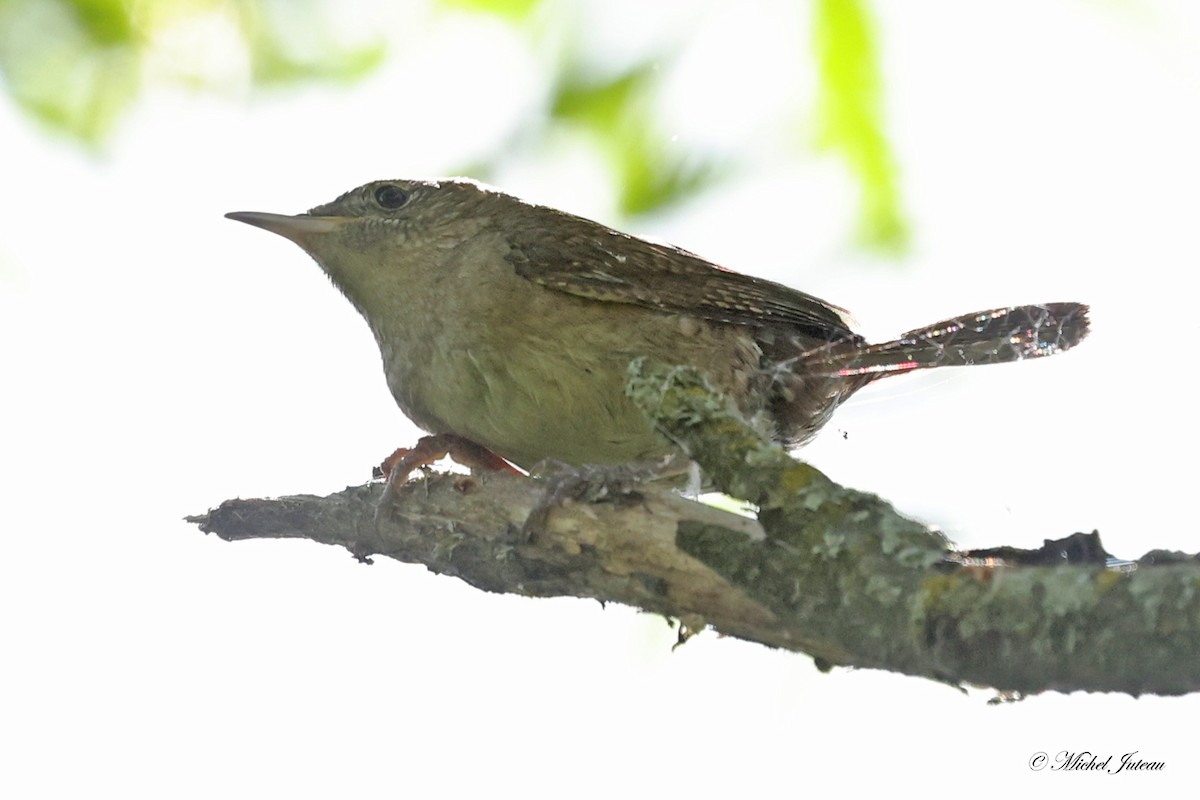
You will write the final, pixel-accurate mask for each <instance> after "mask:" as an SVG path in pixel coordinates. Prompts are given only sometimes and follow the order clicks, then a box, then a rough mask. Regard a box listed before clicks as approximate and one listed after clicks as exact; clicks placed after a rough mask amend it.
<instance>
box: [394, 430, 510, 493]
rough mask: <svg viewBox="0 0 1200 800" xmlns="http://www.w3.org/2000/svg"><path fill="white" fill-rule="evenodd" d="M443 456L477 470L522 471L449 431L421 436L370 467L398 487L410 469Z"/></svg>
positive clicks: (478, 445)
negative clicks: (380, 462)
mask: <svg viewBox="0 0 1200 800" xmlns="http://www.w3.org/2000/svg"><path fill="white" fill-rule="evenodd" d="M446 456H450V458H452V459H454V460H455V461H456V462H458V463H459V464H462V465H463V466H464V467H469V468H470V469H473V470H479V471H481V472H511V473H513V474H514V475H521V474H523V473H522V472H521V471H520V470H519V469H517V468H516V467H514V466H513V465H512V464H509V463H508V462H507V461H505V460H504V459H503V458H501V457H500V456H498V455H496V454H495V453H493V452H492V451H491V450H489V449H487V448H486V447H484V446H483V445H481V444H476V443H475V442H472V441H471V440H470V439H464V438H463V437H461V436H458V435H456V434H453V433H436V434H433V435H432V436H422V437H421V438H420V439H418V440H417V443H416V445H414V446H413V447H398V448H396V451H395V452H394V453H392V454H391V455H390V456H388V457H387V458H385V459H384V460H383V463H382V464H380V465H379V466H378V467H376V468H375V469H374V470H373V473H374V475H375V477H377V478H381V477H384V476H386V477H387V479H388V483H389V484H391V485H397V486H398V485H400V484H402V483H404V482H405V481H407V480H408V476H409V475H411V474H412V473H413V471H415V470H417V469H420V468H421V467H424V466H428V465H429V464H432V463H433V462H435V461H437V460H438V459H440V458H445V457H446Z"/></svg>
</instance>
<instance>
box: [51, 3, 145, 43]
mask: <svg viewBox="0 0 1200 800" xmlns="http://www.w3.org/2000/svg"><path fill="white" fill-rule="evenodd" d="M66 5H68V6H70V7H71V9H72V10H73V11H74V12H75V19H76V20H77V21H78V22H79V24H80V25H81V26H82V27H83V28H84V29H85V30H86V31H87V33H88V37H89V38H90V39H91V40H92V41H93V42H95V43H97V44H102V45H117V44H123V45H129V44H133V43H134V39H135V36H134V30H135V29H134V26H133V21H132V20H131V19H130V17H129V14H130V3H128V2H125V0H66Z"/></svg>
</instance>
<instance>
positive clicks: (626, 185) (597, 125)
mask: <svg viewBox="0 0 1200 800" xmlns="http://www.w3.org/2000/svg"><path fill="white" fill-rule="evenodd" d="M657 86H658V68H657V62H651V63H649V64H645V65H642V66H640V67H638V68H636V69H633V70H631V71H629V72H627V73H625V74H623V75H620V76H618V77H616V78H615V79H613V80H610V81H607V82H604V83H595V84H589V83H587V82H586V81H584V80H581V79H578V78H576V79H573V80H572V79H568V80H566V81H564V82H563V83H562V84H561V85H560V87H559V90H558V92H557V94H556V96H555V98H554V103H553V107H552V116H553V117H554V118H555V119H560V120H565V121H567V122H570V123H572V124H575V125H577V126H579V127H581V128H583V129H585V130H587V132H588V133H589V134H591V135H592V137H593V138H594V140H595V141H596V142H597V143H598V144H599V145H600V147H601V148H602V150H603V151H604V155H605V157H606V158H607V159H608V162H609V164H610V166H611V167H612V169H613V172H614V173H615V176H616V182H617V186H618V191H619V197H618V203H619V207H620V210H621V212H622V213H623V214H627V215H637V214H643V213H645V212H647V211H651V210H653V209H656V208H659V207H662V206H665V205H669V204H671V203H674V202H678V201H679V200H682V199H683V198H685V197H689V196H691V195H694V194H695V193H697V192H698V191H700V190H701V189H702V188H704V187H705V186H707V185H708V184H710V183H711V182H712V181H714V180H715V179H716V178H717V176H718V173H719V170H718V169H717V168H716V166H715V165H714V164H712V163H711V162H707V161H704V162H697V161H692V160H688V159H685V158H682V157H680V155H679V153H678V151H677V150H676V149H675V148H672V147H671V146H670V143H669V142H667V141H664V139H663V137H662V136H661V135H660V134H659V133H658V132H657V131H656V129H655V126H654V92H655V91H656V89H657Z"/></svg>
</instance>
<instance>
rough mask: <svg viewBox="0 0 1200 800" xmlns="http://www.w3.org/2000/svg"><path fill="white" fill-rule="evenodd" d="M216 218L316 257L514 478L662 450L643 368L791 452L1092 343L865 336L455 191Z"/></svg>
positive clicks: (427, 418) (408, 191)
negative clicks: (844, 414) (860, 409)
mask: <svg viewBox="0 0 1200 800" xmlns="http://www.w3.org/2000/svg"><path fill="white" fill-rule="evenodd" d="M227 216H228V217H229V218H231V219H235V220H238V221H239V222H245V223H248V224H250V225H255V226H258V227H260V228H264V229H266V230H268V231H271V232H273V233H277V234H279V235H281V236H283V237H285V238H287V239H290V240H292V241H293V242H295V243H296V244H298V245H300V247H302V248H304V250H306V251H307V252H308V253H309V255H311V256H312V257H313V258H314V259H316V261H317V263H318V264H320V266H321V268H322V269H323V270H324V271H325V272H326V274H327V275H328V276H329V277H330V279H331V280H332V281H333V283H334V285H335V286H337V287H338V288H339V289H340V290H341V291H342V293H343V294H345V296H346V297H347V298H348V299H349V300H350V302H351V303H353V304H354V306H355V308H357V309H358V310H359V312H360V313H361V314H362V315H363V317H364V318H366V321H367V324H368V325H370V327H371V331H372V333H374V334H375V340H376V341H377V342H378V343H379V349H380V352H381V353H382V355H383V368H384V373H385V375H386V376H387V384H388V387H389V388H390V389H391V392H392V396H393V397H395V399H396V403H397V404H398V405H399V406H400V409H401V410H402V411H403V412H404V413H405V414H407V415H408V416H409V417H410V418H411V419H412V420H413V421H414V422H415V423H416V424H417V425H419V426H420V427H422V428H424V429H425V430H426V431H429V432H430V433H433V434H436V435H438V436H435V437H433V438H438V437H441V438H442V439H443V440H452V441H454V442H458V443H460V444H463V445H464V446H467V447H470V448H475V449H476V451H477V454H479V456H480V458H481V459H483V460H485V461H486V459H487V458H489V457H491V458H494V456H493V455H492V454H496V455H499V456H502V457H503V458H504V459H507V460H508V461H511V462H512V463H515V464H518V465H520V466H522V467H525V468H529V467H531V466H533V465H534V464H536V463H537V462H539V461H541V460H543V459H547V458H551V459H556V460H559V461H564V462H567V463H570V464H576V465H583V464H615V463H624V462H629V461H635V460H641V459H648V458H654V457H658V456H662V455H665V454H668V453H671V452H673V450H674V447H673V445H671V444H670V443H669V442H668V441H667V440H666V439H665V438H663V437H662V436H660V435H659V434H658V433H656V432H655V431H654V430H653V429H652V428H651V426H650V424H649V423H648V422H647V420H646V419H645V417H643V415H642V414H641V412H640V411H638V409H637V408H636V407H635V406H634V405H633V403H632V402H631V401H630V400H629V399H627V398H626V397H625V393H624V386H625V378H626V370H627V368H628V366H629V363H630V361H631V360H633V359H634V358H637V357H638V356H646V357H648V358H650V359H652V360H655V361H660V362H666V363H670V364H688V365H691V366H695V367H697V368H699V369H701V370H702V371H704V372H705V373H706V374H707V376H708V378H709V380H710V381H712V383H713V384H714V385H715V386H717V387H718V388H720V389H721V390H722V391H723V392H724V393H725V394H726V396H727V397H728V398H729V399H730V400H731V401H732V402H733V403H735V404H736V405H737V406H738V408H739V409H740V410H741V411H742V412H743V413H744V414H745V415H746V416H747V417H748V418H750V419H753V420H755V421H756V422H757V423H758V424H761V425H762V426H763V427H764V428H765V429H766V430H767V431H768V432H769V434H770V435H771V436H772V437H773V438H775V439H776V440H777V441H779V442H780V443H783V444H787V445H795V444H799V443H801V442H803V441H805V440H807V439H809V438H810V437H812V436H813V435H814V434H815V433H816V432H817V430H819V429H820V428H821V426H822V425H824V424H825V423H826V421H828V419H829V417H830V415H831V414H832V413H833V411H834V409H835V408H836V407H837V406H838V405H839V404H840V403H842V402H843V401H844V400H845V399H846V398H848V397H849V396H850V395H852V394H853V393H854V392H855V391H857V390H858V389H860V388H862V387H863V386H865V385H866V384H868V383H870V382H871V381H873V380H875V379H876V378H879V377H883V376H887V375H894V374H897V373H901V372H908V371H911V370H914V369H921V368H927V367H939V366H953V365H968V364H994V363H1001V362H1006V361H1017V360H1020V359H1024V358H1036V357H1041V356H1047V355H1053V354H1054V353H1057V352H1060V351H1062V350H1066V349H1067V348H1069V347H1072V346H1073V345H1075V344H1077V343H1078V342H1079V341H1080V340H1081V339H1083V337H1084V336H1085V335H1087V332H1088V321H1087V312H1088V309H1087V306H1084V305H1081V304H1079V303H1049V304H1045V305H1036V306H1020V307H1016V308H1004V309H996V310H992V311H985V312H981V313H975V314H968V315H965V316H962V317H957V318H954V319H950V320H946V321H943V322H939V323H937V324H935V325H930V326H928V327H924V328H919V329H917V330H914V331H911V332H909V333H906V334H904V335H903V336H901V337H900V338H899V339H897V340H895V341H891V342H886V343H883V344H868V343H866V341H865V340H864V339H863V338H862V337H861V336H858V335H857V334H855V333H854V332H853V331H852V330H851V329H850V327H849V325H848V323H847V317H846V314H845V312H844V311H843V310H842V309H840V308H838V307H836V306H833V305H830V304H829V303H826V302H825V301H823V300H819V299H817V298H816V297H813V296H812V295H808V294H805V293H803V292H800V291H797V290H795V289H790V288H788V287H786V286H783V285H780V284H777V283H773V282H771V281H767V280H762V279H759V278H752V277H749V276H746V275H741V274H738V273H736V272H731V271H729V270H726V269H723V268H721V267H718V266H717V265H715V264H712V263H710V262H708V261H705V260H704V259H702V258H700V257H699V256H696V255H694V254H692V253H689V252H687V251H686V250H681V249H679V248H676V247H672V246H669V245H665V244H658V243H655V242H650V241H647V240H645V239H640V238H637V237H635V236H629V235H627V234H624V233H620V232H619V231H616V230H613V229H611V228H607V227H605V226H603V225H601V224H599V223H596V222H592V221H590V220H586V219H583V218H581V217H577V216H573V215H571V214H567V213H565V212H562V211H557V210H555V209H552V208H547V207H544V206H538V205H533V204H530V203H526V202H523V201H521V200H519V199H517V198H515V197H512V196H510V195H507V194H504V193H502V192H499V191H496V190H494V189H491V188H488V187H485V186H483V185H481V184H478V183H475V182H473V181H468V180H461V179H453V180H438V181H423V180H394V181H379V182H376V183H369V184H367V185H365V186H361V187H359V188H357V189H354V190H353V191H350V192H347V193H346V194H344V195H342V196H341V197H339V198H338V199H337V200H334V201H333V202H332V203H328V204H326V205H322V206H318V207H316V208H314V209H312V210H311V211H309V212H308V213H306V214H298V215H295V216H285V215H280V214H267V213H260V212H253V211H241V212H234V213H231V214H228V215H227ZM435 449H436V448H435ZM489 451H490V452H489ZM441 452H444V450H442V451H441ZM438 454H440V453H438ZM477 461H478V459H477ZM495 461H496V462H497V463H500V464H502V463H503V462H501V461H500V460H499V459H495Z"/></svg>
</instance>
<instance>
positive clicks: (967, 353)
mask: <svg viewBox="0 0 1200 800" xmlns="http://www.w3.org/2000/svg"><path fill="white" fill-rule="evenodd" d="M1087 334H1088V307H1087V306H1086V305H1084V304H1082V303H1046V304H1044V305H1033V306H1016V307H1013V308H997V309H992V310H991V311H981V312H978V313H975V314H966V315H963V316H960V317H954V318H953V319H948V320H944V321H942V322H938V323H936V324H933V325H929V326H926V327H924V328H918V329H917V330H914V331H909V332H908V333H906V334H904V335H903V336H901V337H900V338H899V339H896V340H895V341H892V342H884V343H881V344H872V345H867V346H865V347H864V346H862V345H859V346H858V347H857V348H856V349H854V350H853V351H846V352H843V353H838V352H836V350H826V351H825V352H823V353H821V352H814V353H812V354H810V355H809V356H808V357H807V359H806V360H810V363H811V364H812V367H813V369H823V370H825V371H829V370H830V369H831V368H832V370H833V371H834V374H837V375H840V376H843V377H854V376H862V377H864V378H867V379H870V378H874V377H883V376H885V375H891V374H898V373H902V372H910V371H912V370H915V369H929V368H932V367H958V366H970V365H974V364H1003V363H1006V362H1009V361H1022V360H1024V359H1028V358H1042V357H1044V356H1052V355H1055V354H1056V353H1061V352H1063V351H1065V350H1069V349H1070V348H1072V347H1074V346H1075V345H1077V344H1079V342H1081V341H1082V340H1083V338H1084V337H1085V336H1087ZM818 362H819V363H820V366H818Z"/></svg>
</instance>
